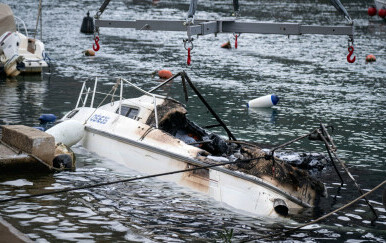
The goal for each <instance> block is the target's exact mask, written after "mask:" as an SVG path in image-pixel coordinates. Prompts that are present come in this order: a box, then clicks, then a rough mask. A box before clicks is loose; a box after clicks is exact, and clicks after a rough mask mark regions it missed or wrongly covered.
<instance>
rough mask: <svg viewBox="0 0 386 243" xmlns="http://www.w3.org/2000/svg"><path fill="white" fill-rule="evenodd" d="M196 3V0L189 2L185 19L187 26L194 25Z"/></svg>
mask: <svg viewBox="0 0 386 243" xmlns="http://www.w3.org/2000/svg"><path fill="white" fill-rule="evenodd" d="M197 2H198V0H190V5H189V10H188V16H187V17H186V23H187V24H193V23H194V14H195V13H196V9H197Z"/></svg>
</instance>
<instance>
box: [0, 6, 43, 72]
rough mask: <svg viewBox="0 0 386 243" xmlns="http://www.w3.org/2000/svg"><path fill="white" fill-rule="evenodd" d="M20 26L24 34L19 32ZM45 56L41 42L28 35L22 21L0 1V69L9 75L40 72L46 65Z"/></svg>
mask: <svg viewBox="0 0 386 243" xmlns="http://www.w3.org/2000/svg"><path fill="white" fill-rule="evenodd" d="M15 20H16V21H15ZM20 26H22V27H23V29H24V33H25V34H23V33H21V32H20ZM46 58H47V56H46V53H45V49H44V44H43V42H41V41H40V40H38V39H34V38H31V37H29V35H28V30H27V28H26V26H25V23H24V21H23V20H21V19H20V18H18V17H16V16H14V15H13V13H12V10H11V8H10V7H9V6H8V5H6V4H2V3H0V69H3V71H4V72H5V73H6V75H7V76H10V77H14V76H17V75H19V74H20V73H41V72H42V69H43V68H44V67H48V64H47V62H46Z"/></svg>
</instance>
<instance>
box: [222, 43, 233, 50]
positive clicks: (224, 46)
mask: <svg viewBox="0 0 386 243" xmlns="http://www.w3.org/2000/svg"><path fill="white" fill-rule="evenodd" d="M221 48H225V49H231V48H232V46H231V42H230V41H228V42H225V43H224V44H222V45H221Z"/></svg>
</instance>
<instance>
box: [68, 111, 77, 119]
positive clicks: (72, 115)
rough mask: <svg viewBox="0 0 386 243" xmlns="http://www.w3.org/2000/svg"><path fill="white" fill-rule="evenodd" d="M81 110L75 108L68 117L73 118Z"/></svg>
mask: <svg viewBox="0 0 386 243" xmlns="http://www.w3.org/2000/svg"><path fill="white" fill-rule="evenodd" d="M78 111H79V110H73V111H71V112H70V114H68V115H67V118H72V117H74V116H75V115H76V113H78Z"/></svg>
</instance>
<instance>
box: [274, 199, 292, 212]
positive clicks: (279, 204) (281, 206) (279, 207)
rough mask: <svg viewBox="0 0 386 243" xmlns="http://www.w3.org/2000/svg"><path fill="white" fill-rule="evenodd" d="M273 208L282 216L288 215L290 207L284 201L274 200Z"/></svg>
mask: <svg viewBox="0 0 386 243" xmlns="http://www.w3.org/2000/svg"><path fill="white" fill-rule="evenodd" d="M273 208H274V209H275V212H276V213H278V214H279V215H281V216H287V215H288V206H287V204H286V203H285V202H284V200H283V199H280V198H276V199H275V200H273Z"/></svg>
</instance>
